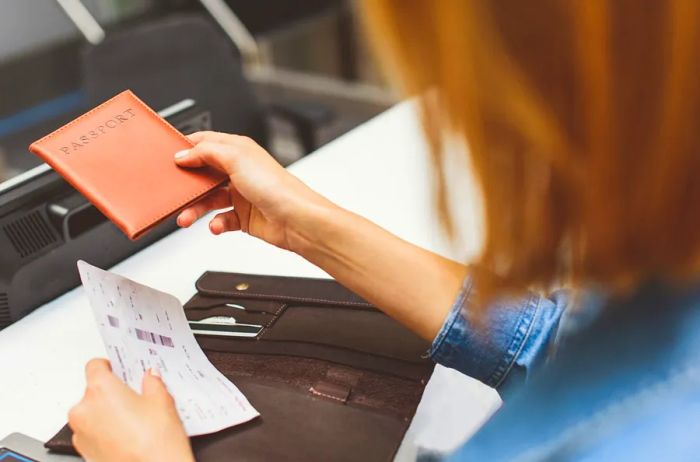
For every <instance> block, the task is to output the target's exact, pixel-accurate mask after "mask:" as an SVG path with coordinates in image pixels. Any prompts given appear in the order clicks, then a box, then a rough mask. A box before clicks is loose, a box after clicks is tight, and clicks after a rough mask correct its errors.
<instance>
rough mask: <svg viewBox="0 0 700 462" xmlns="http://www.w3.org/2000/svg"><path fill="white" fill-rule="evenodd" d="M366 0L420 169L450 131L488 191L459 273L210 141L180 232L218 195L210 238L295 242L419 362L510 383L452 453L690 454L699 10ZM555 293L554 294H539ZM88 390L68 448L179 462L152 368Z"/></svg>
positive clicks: (267, 161)
mask: <svg viewBox="0 0 700 462" xmlns="http://www.w3.org/2000/svg"><path fill="white" fill-rule="evenodd" d="M365 6H366V9H367V13H368V18H369V20H370V24H371V25H372V28H373V31H374V41H375V43H376V44H377V45H378V48H379V49H380V51H381V53H382V56H383V57H385V58H387V59H388V60H389V64H390V66H389V67H390V69H392V70H394V71H395V72H396V73H397V75H398V76H399V77H400V81H401V83H402V84H403V85H404V89H405V91H407V92H408V93H416V92H425V91H426V90H427V89H433V90H434V91H431V92H428V96H426V97H425V98H423V99H422V106H423V115H424V121H425V128H426V132H427V134H428V137H429V139H430V140H431V142H432V147H433V153H434V156H435V165H436V167H437V169H438V172H440V171H441V166H442V165H443V161H444V159H443V156H444V153H443V151H442V145H443V142H442V141H443V140H445V139H446V138H447V137H450V138H451V139H458V140H462V141H465V142H466V140H468V144H469V148H470V160H471V163H472V164H473V166H474V170H475V171H476V174H477V176H478V179H479V182H480V186H481V188H482V191H483V194H484V204H485V222H486V228H487V239H486V243H485V249H484V251H483V254H482V256H481V258H480V260H479V261H478V262H477V263H475V264H474V265H473V266H472V267H470V268H468V267H467V266H465V265H463V264H460V263H456V262H453V261H450V260H446V259H444V258H442V257H439V256H437V255H435V254H432V253H430V252H428V251H425V250H422V249H420V248H417V247H415V246H413V245H411V244H409V243H406V242H403V241H401V240H400V239H398V238H396V237H394V236H392V235H391V234H389V233H387V232H386V231H384V230H382V229H380V228H378V227H377V226H375V225H373V224H372V223H370V222H368V221H366V220H364V219H363V218H361V217H358V216H356V215H353V214H352V213H350V212H348V211H345V210H342V209H340V208H339V207H337V206H335V205H334V204H332V203H330V202H329V201H328V200H326V199H324V198H323V197H321V196H319V195H318V194H316V193H315V192H313V191H311V190H310V189H309V188H307V187H306V186H305V185H304V184H302V183H301V182H300V181H298V180H297V179H296V178H294V177H293V176H291V175H289V174H288V173H287V172H286V171H285V170H283V169H282V168H281V167H280V166H279V165H278V164H277V163H275V161H274V160H273V159H272V158H271V157H270V156H269V155H268V154H267V153H266V152H265V151H263V150H262V149H261V148H260V147H259V146H257V145H256V144H255V143H254V142H252V141H251V140H248V139H246V138H242V137H238V136H234V135H227V134H221V133H198V134H195V135H192V136H191V140H192V141H193V142H194V143H195V147H194V148H193V149H191V150H189V151H187V152H181V153H178V154H177V156H176V162H177V164H178V165H180V166H181V167H183V168H198V167H200V166H204V165H210V166H213V167H215V168H217V169H219V170H222V171H224V172H226V173H228V174H229V176H230V179H231V181H230V184H229V186H228V187H227V188H225V189H222V190H221V191H219V192H218V193H216V194H214V195H212V196H210V197H208V198H206V199H203V200H202V201H201V202H199V203H198V204H195V205H194V206H192V207H190V208H188V209H187V210H185V211H183V212H182V213H181V214H180V216H179V218H178V219H179V224H180V225H181V226H184V227H187V226H189V225H191V224H192V223H193V222H194V221H195V220H196V219H198V218H199V217H201V216H203V215H204V214H205V213H207V212H208V211H210V210H215V209H223V208H227V207H230V206H233V210H231V211H224V212H221V213H219V214H218V215H216V216H215V217H214V218H213V219H212V221H211V223H210V229H211V231H212V232H213V233H214V234H220V233H223V232H228V231H237V230H241V231H243V232H246V233H249V234H251V235H253V236H256V237H258V238H260V239H263V240H265V241H267V242H269V243H271V244H274V245H276V246H279V247H282V248H285V249H289V250H291V251H293V252H296V253H298V254H299V255H301V256H303V257H305V258H306V259H308V260H309V261H311V262H313V263H315V264H316V265H318V266H320V267H321V268H323V269H324V270H326V271H327V272H328V273H330V274H331V275H333V276H334V277H335V278H336V279H337V280H338V281H340V282H341V283H343V284H344V285H346V286H347V287H349V288H350V289H352V290H354V291H355V292H357V293H358V294H359V295H361V296H363V297H364V298H366V299H368V300H369V301H371V302H372V303H374V304H375V305H376V306H378V307H380V308H381V309H382V310H384V311H385V312H386V313H387V314H389V315H390V316H393V317H394V318H396V319H398V320H399V321H400V322H402V323H403V324H405V325H406V326H407V327H409V328H410V329H412V330H413V331H415V332H416V333H418V334H419V335H421V336H423V337H424V338H426V339H430V340H433V347H432V349H431V352H430V354H431V357H432V358H433V359H434V360H436V361H438V362H441V363H443V364H445V365H447V366H450V367H454V368H456V369H459V370H461V371H463V372H465V373H467V374H469V375H471V376H473V377H476V378H478V379H480V380H482V381H483V382H484V383H486V384H489V385H491V386H494V387H497V388H499V389H501V390H503V389H504V388H506V387H507V388H508V390H509V392H510V391H513V393H512V394H510V396H508V397H507V399H506V404H505V406H504V408H503V409H502V410H501V411H500V412H499V413H498V414H497V415H496V416H495V417H494V418H493V419H492V420H491V422H489V423H488V424H487V425H486V426H485V428H483V429H482V430H481V431H480V432H479V433H478V434H477V435H476V436H475V437H474V438H472V439H471V440H470V441H469V442H467V444H466V445H465V446H464V447H463V448H461V449H459V450H458V451H457V452H456V453H455V454H453V455H451V456H450V457H451V459H452V460H472V459H473V460H521V459H522V460H583V459H587V460H588V459H590V460H600V459H602V460H608V459H610V460H660V459H663V460H697V457H698V456H697V454H698V453H699V452H698V450H700V438H698V437H697V435H700V354H699V353H700V290H699V289H698V286H697V280H698V277H699V272H700V232H698V230H699V229H700V226H699V225H700V214H697V213H695V211H694V207H695V206H696V205H697V204H698V203H700V181H698V180H697V178H700V155H698V150H699V149H700V134H699V132H698V131H697V130H696V128H695V127H696V126H697V119H698V116H700V99H699V98H700V95H699V93H700V92H699V89H700V85H698V84H697V82H696V79H695V76H697V75H699V74H700V72H698V71H700V69H699V68H700V59H698V58H700V56H697V55H698V52H697V51H696V50H700V47H697V46H696V43H697V42H698V40H699V39H700V36H699V35H698V34H700V2H694V1H683V0H678V1H668V2H662V1H659V2H638V1H637V0H616V1H609V2H606V1H602V0H581V1H570V2H559V1H554V0H552V1H542V2H538V3H537V5H536V7H535V5H534V4H533V2H509V1H503V0H499V1H494V0H488V1H487V0H472V1H467V0H461V1H460V0H441V1H420V0H412V1H406V0H368V1H367V2H366V5H365ZM440 184H441V188H439V194H438V206H439V207H440V210H442V211H443V214H444V216H445V218H446V223H447V225H448V226H449V225H450V220H449V215H448V214H447V213H446V212H445V211H446V210H448V204H447V201H446V199H445V197H446V195H445V185H444V181H443V182H441V183H440ZM564 284H566V285H570V286H572V287H574V288H576V289H577V290H576V292H575V293H576V294H577V295H576V296H575V297H573V299H572V301H567V299H566V297H564V295H563V294H562V293H556V294H554V295H551V296H549V297H545V296H542V295H537V294H539V293H545V292H546V291H547V290H548V289H550V288H552V287H555V286H561V285H564ZM524 288H527V289H529V290H530V291H531V292H529V293H526V292H524ZM567 305H571V307H570V308H569V309H566V310H565V309H564V308H565V307H566V306H567ZM545 359H546V360H547V361H546V366H545V367H543V368H541V370H537V372H536V373H535V372H534V371H535V370H536V369H537V367H538V366H539V365H541V364H543V363H545ZM526 379H527V383H526V385H525V386H524V387H517V388H519V390H518V392H517V393H515V388H516V387H515V385H520V384H522V383H523V382H525V381H526ZM87 381H88V386H87V390H86V393H85V397H84V398H83V400H82V401H81V402H80V403H79V404H78V405H77V406H76V407H75V408H73V410H72V411H71V413H70V416H69V419H70V424H71V426H72V427H73V429H74V431H75V437H74V442H75V445H76V447H77V449H78V450H79V451H80V452H81V453H83V454H84V455H85V456H86V458H88V459H89V460H91V461H103V460H105V461H106V460H141V459H140V457H142V456H141V455H142V454H148V459H149V460H168V461H178V460H192V454H191V450H190V448H189V443H188V440H187V438H186V436H185V434H184V431H183V430H182V426H181V424H180V422H179V421H178V418H177V414H176V412H175V409H174V407H173V402H172V399H171V398H170V397H169V395H168V394H167V391H166V390H165V388H164V386H163V384H162V382H161V381H160V380H159V379H158V378H157V377H155V376H153V375H146V377H145V378H144V387H143V394H142V395H138V394H136V393H134V392H132V391H131V390H130V389H128V388H127V387H126V386H124V385H123V384H122V383H121V382H119V381H118V380H117V379H116V378H115V377H114V376H113V375H112V374H111V373H110V371H109V366H108V364H107V363H106V362H105V361H104V360H93V361H92V362H90V363H89V364H88V366H87ZM123 441H129V442H130V444H129V445H128V447H126V445H122V444H121V442H123ZM129 451H131V452H129Z"/></svg>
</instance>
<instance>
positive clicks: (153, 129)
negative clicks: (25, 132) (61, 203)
mask: <svg viewBox="0 0 700 462" xmlns="http://www.w3.org/2000/svg"><path fill="white" fill-rule="evenodd" d="M191 147H192V143H191V142H190V141H189V140H188V139H187V138H185V137H184V136H183V135H182V134H181V133H180V132H178V131H177V130H176V129H175V128H174V127H173V126H172V125H170V124H169V123H167V122H166V121H165V120H163V119H162V118H161V117H160V116H159V115H158V114H156V113H155V112H154V111H153V110H152V109H151V108H149V107H148V106H147V105H146V104H145V103H144V102H143V101H141V100H140V99H139V98H138V97H137V96H136V95H134V94H133V93H132V92H131V91H129V90H127V91H124V92H122V93H120V94H118V95H117V96H115V97H114V98H112V99H110V100H108V101H106V102H104V103H102V104H100V105H99V106H97V107H96V108H94V109H92V110H91V111H89V112H87V113H85V114H83V115H82V116H80V117H78V118H77V119H75V120H73V121H72V122H69V123H68V124H67V125H64V126H63V127H61V128H59V129H58V130H56V131H54V132H53V133H50V134H49V135H46V136H45V137H43V138H42V139H40V140H39V141H36V142H34V143H32V145H31V146H30V147H29V150H30V151H31V152H33V153H34V154H36V155H38V156H39V157H41V158H42V159H43V160H44V161H45V162H46V163H47V164H49V165H50V166H51V167H53V169H54V170H56V172H58V173H59V174H60V175H61V176H62V177H63V178H65V179H66V180H67V181H68V182H69V183H70V184H71V185H73V187H74V188H76V189H77V190H78V191H80V192H81V193H82V194H83V195H84V196H85V197H86V198H87V199H88V200H89V201H90V202H92V204H93V205H94V206H95V207H97V208H98V209H99V210H100V211H101V212H102V213H103V214H104V215H105V216H107V218H109V219H110V220H112V222H114V223H115V224H116V225H117V226H118V227H119V228H120V229H121V230H122V231H123V232H124V233H125V234H126V235H127V236H128V237H129V239H138V238H139V237H140V236H141V235H142V234H143V233H145V232H146V231H148V230H149V229H151V228H152V227H153V226H155V225H156V224H158V223H159V222H161V221H162V220H164V219H165V218H167V217H168V216H170V215H172V214H173V213H175V212H177V211H179V210H180V209H182V208H183V207H185V206H187V205H188V204H190V203H192V202H194V201H196V200H197V199H198V198H200V197H202V196H203V195H205V194H207V193H208V192H209V191H211V190H212V189H214V188H216V187H217V186H219V185H220V184H222V183H224V182H225V181H226V179H227V178H226V176H225V175H224V174H223V173H220V172H217V171H215V170H213V169H209V168H202V169H191V170H190V169H182V168H180V167H178V166H177V165H175V162H174V160H173V159H174V155H175V153H176V152H178V151H181V150H183V149H188V148H191Z"/></svg>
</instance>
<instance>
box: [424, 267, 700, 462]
mask: <svg viewBox="0 0 700 462" xmlns="http://www.w3.org/2000/svg"><path fill="white" fill-rule="evenodd" d="M471 298H473V293H472V287H471V281H470V280H467V281H466V283H465V286H464V288H463V290H462V292H461V293H460V295H459V297H458V300H457V302H456V303H455V304H454V306H453V308H452V310H451V312H450V314H449V316H448V318H447V320H446V321H445V323H444V325H443V327H442V329H441V331H440V333H439V334H438V335H437V337H436V338H435V341H434V342H433V347H432V349H431V352H430V354H431V357H432V358H433V359H434V360H435V361H437V362H439V363H442V364H443V365H445V366H448V367H452V368H455V369H457V370H460V371H462V372H464V373H465V374H468V375H470V376H472V377H474V378H477V379H479V380H481V381H482V382H484V383H486V384H487V385H490V386H493V387H495V388H497V389H499V391H501V392H502V393H505V404H504V406H503V407H502V408H501V410H500V411H499V412H498V413H497V414H496V415H495V416H494V417H493V418H492V419H491V420H490V421H489V422H488V423H487V424H486V425H485V426H484V427H483V428H482V429H481V430H480V431H479V432H478V433H477V434H476V435H475V436H474V437H472V438H471V439H470V440H469V441H468V442H467V443H466V444H465V445H464V446H463V447H462V448H460V449H459V450H457V451H456V452H455V453H454V454H452V455H451V456H450V458H449V460H454V461H466V460H488V461H501V460H503V461H506V460H507V461H543V460H546V461H559V460H572V461H582V460H596V461H597V460H635V461H646V460H649V461H651V460H654V461H658V460H674V461H676V460H678V461H686V460H687V461H691V460H692V461H697V460H700V288H693V289H678V288H675V289H671V288H669V287H666V286H664V285H661V284H649V285H646V286H645V287H643V288H642V289H640V290H639V291H638V292H637V293H636V294H634V295H633V296H630V297H627V298H626V299H624V300H605V299H604V298H603V297H600V296H595V295H593V294H592V293H590V294H588V295H587V296H586V297H581V299H580V300H579V303H578V304H577V307H576V308H575V309H574V308H571V307H569V305H570V299H571V297H570V296H569V295H568V294H567V293H566V292H557V293H555V294H553V295H552V296H550V297H540V296H537V295H530V296H527V297H523V298H522V299H518V300H510V299H504V300H500V301H497V302H496V303H494V304H493V306H491V307H490V309H489V310H488V311H487V314H486V318H485V319H483V320H480V323H478V324H477V321H475V320H474V319H472V318H473V315H472V314H470V299H471ZM541 366H544V367H541Z"/></svg>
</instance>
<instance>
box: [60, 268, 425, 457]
mask: <svg viewBox="0 0 700 462" xmlns="http://www.w3.org/2000/svg"><path fill="white" fill-rule="evenodd" d="M197 290H198V292H197V294H196V295H195V296H194V297H192V299H190V301H188V302H187V304H186V305H185V309H186V312H187V317H188V319H190V320H193V321H201V320H204V319H207V318H211V317H214V316H226V317H229V316H230V317H234V318H235V320H236V322H237V323H242V324H256V325H261V326H263V327H262V330H261V331H260V332H259V333H258V334H257V335H256V336H255V337H250V338H246V337H223V336H209V335H198V336H197V339H198V341H199V343H200V345H201V346H202V348H203V349H204V350H205V352H206V353H207V356H208V357H209V359H210V360H211V361H212V363H214V365H215V366H216V367H217V368H218V369H219V370H220V371H221V372H222V373H223V374H224V375H226V376H227V377H228V378H230V379H231V380H232V381H233V382H234V383H235V384H236V385H237V386H238V387H239V388H240V389H241V391H242V392H243V393H244V394H245V395H246V396H247V397H248V399H249V400H250V402H251V403H252V404H253V406H255V408H256V409H257V410H258V411H259V412H260V415H261V417H259V418H257V419H255V420H253V421H251V422H249V423H247V424H244V425H240V426H237V427H233V428H229V429H226V430H223V431H221V432H218V433H215V434H212V435H205V436H198V437H194V438H192V447H193V449H194V452H195V455H196V458H197V460H202V461H219V460H246V461H269V460H289V461H316V460H318V461H327V460H334V461H355V460H363V461H389V460H392V459H393V457H394V455H395V453H396V450H397V449H398V447H399V445H400V443H401V441H402V440H403V436H404V434H405V432H406V430H407V428H408V425H409V423H410V421H411V418H412V417H413V415H414V414H415V410H416V407H417V405H418V402H419V401H420V398H421V396H422V394H423V390H424V388H425V384H426V382H427V380H428V378H429V377H430V374H431V373H432V370H433V363H432V362H431V361H429V360H427V359H425V358H424V356H425V353H426V351H427V349H428V348H429V344H428V343H427V342H425V341H423V340H421V339H420V338H418V337H416V336H415V335H414V334H413V333H411V332H410V331H408V330H406V329H405V328H404V327H402V326H401V325H399V324H398V323H396V322H395V321H394V320H392V319H391V318H389V317H388V316H386V315H385V314H383V313H382V312H380V311H378V310H377V309H376V308H374V307H373V306H372V305H370V304H369V303H367V302H366V301H364V300H362V299H361V298H359V297H358V296H357V295H355V294H353V293H352V292H350V291H349V290H347V289H345V288H344V287H342V286H341V285H339V284H338V283H336V282H335V281H332V280H326V279H308V278H292V277H279V276H260V275H249V274H237V273H218V272H206V273H204V274H203V275H202V276H201V277H200V278H199V280H198V281H197ZM240 307H243V308H244V309H241V308H240ZM47 447H49V448H50V449H52V450H58V451H60V452H65V451H66V450H68V451H70V450H72V447H71V446H70V432H69V430H68V429H67V427H66V428H64V430H62V431H61V432H60V433H59V434H58V435H56V437H54V438H53V439H52V440H50V441H49V442H48V443H47Z"/></svg>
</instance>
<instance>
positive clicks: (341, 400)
mask: <svg viewBox="0 0 700 462" xmlns="http://www.w3.org/2000/svg"><path fill="white" fill-rule="evenodd" d="M309 391H310V392H311V394H312V395H316V396H323V397H324V398H328V399H334V400H336V401H340V402H341V403H345V401H346V400H344V399H341V398H338V397H337V396H333V395H329V394H328V393H323V392H320V391H318V390H316V389H314V387H311V388H309Z"/></svg>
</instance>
